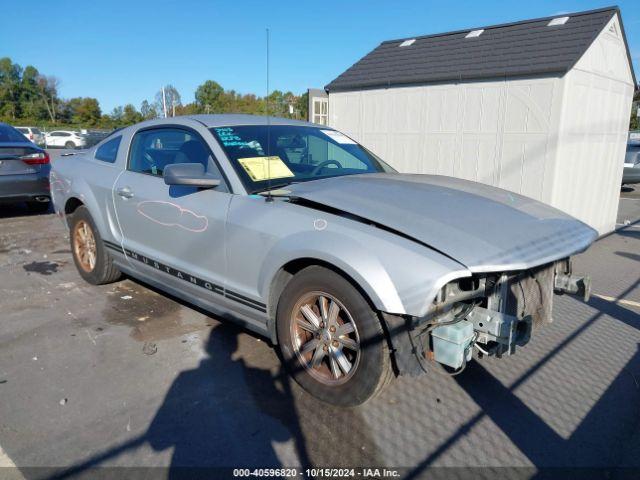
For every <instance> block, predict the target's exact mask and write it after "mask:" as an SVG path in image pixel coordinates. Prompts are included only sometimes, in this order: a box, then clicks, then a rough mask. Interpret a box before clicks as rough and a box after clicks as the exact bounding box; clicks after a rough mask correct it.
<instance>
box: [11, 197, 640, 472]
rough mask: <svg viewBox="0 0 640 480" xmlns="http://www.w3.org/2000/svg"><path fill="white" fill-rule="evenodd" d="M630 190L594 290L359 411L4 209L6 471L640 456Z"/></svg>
mask: <svg viewBox="0 0 640 480" xmlns="http://www.w3.org/2000/svg"><path fill="white" fill-rule="evenodd" d="M632 193H633V192H632ZM624 197H625V198H624V199H622V200H621V207H620V216H619V223H620V224H624V223H625V221H629V223H630V225H628V226H627V227H625V228H623V229H621V230H619V231H618V232H616V233H614V234H611V235H609V236H606V237H604V238H603V239H601V240H600V241H598V242H597V243H596V244H595V245H594V246H593V247H592V248H591V249H590V250H589V251H588V252H587V253H585V254H583V255H581V256H580V257H579V258H578V259H577V262H576V265H575V270H576V271H580V272H585V273H589V274H591V275H592V278H593V284H594V288H593V291H594V292H595V293H596V294H598V295H600V296H594V297H593V298H592V299H591V301H590V302H589V303H588V304H584V303H582V302H580V301H578V300H576V299H573V298H570V297H568V296H563V297H556V304H555V315H554V316H555V322H554V323H553V324H552V325H550V326H548V327H547V328H545V329H543V330H542V331H540V332H539V333H538V335H537V336H536V337H535V338H534V339H533V341H532V342H531V343H530V344H529V345H528V346H527V347H525V348H524V349H522V350H520V351H519V354H518V355H516V356H514V357H512V358H505V359H502V360H494V359H485V360H483V361H482V362H481V363H475V362H474V364H473V365H471V366H469V367H468V369H467V371H466V372H465V373H464V374H463V375H460V376H458V377H455V378H450V377H445V376H443V375H438V374H437V373H436V372H432V374H430V375H428V376H422V377H419V378H401V379H397V380H396V381H394V382H393V383H392V385H391V386H390V388H388V389H387V390H386V391H385V392H384V394H383V395H382V396H380V397H378V398H377V399H375V400H374V401H373V402H371V403H370V404H367V405H366V406H364V407H360V408H357V409H339V408H333V407H330V406H327V405H324V404H321V403H319V402H317V401H315V400H314V399H312V398H310V397H309V396H308V395H306V394H305V393H304V392H302V391H301V390H300V389H299V388H298V387H297V386H296V385H295V384H294V383H293V382H291V381H289V379H288V378H287V377H286V375H283V374H282V372H281V371H280V364H279V361H278V359H277V357H276V355H275V353H274V351H273V349H272V348H271V347H270V346H269V344H268V343H267V342H266V341H265V340H263V339H260V338H258V337H256V336H253V335H252V334H250V333H248V332H246V331H243V330H241V329H238V328H236V327H234V326H232V325H230V324H228V323H221V322H219V321H218V320H217V319H215V318H212V317H210V316H208V315H206V314H205V313H204V312H201V311H198V310H197V309H194V308H192V307H190V306H188V305H185V304H183V303H181V302H179V301H175V300H173V299H171V298H168V297H166V296H164V295H161V294H159V293H157V292H156V291H154V290H152V289H149V288H147V287H146V286H144V285H142V284H141V283H138V282H136V281H132V280H124V281H122V282H119V283H116V284H113V285H107V286H102V287H93V286H89V285H88V284H85V283H83V281H82V280H81V279H80V277H79V276H78V274H77V273H76V270H75V267H74V265H73V261H72V259H71V255H70V250H69V246H68V238H67V236H66V232H65V230H64V229H63V227H62V225H61V224H60V222H59V220H58V219H57V218H56V217H54V216H53V215H36V216H29V215H28V214H27V211H26V209H23V208H21V207H6V206H4V207H3V206H0V279H1V280H0V312H1V313H0V319H1V321H0V399H2V400H1V401H0V466H2V465H3V464H4V465H10V464H11V462H13V463H15V464H16V465H17V466H18V467H20V469H21V473H22V474H23V475H25V476H26V477H34V478H41V477H42V476H43V470H40V469H33V468H28V467H59V468H60V469H63V470H64V469H67V468H72V469H73V470H72V471H73V472H86V469H87V468H90V467H94V466H97V465H101V466H104V465H109V466H115V465H117V466H168V465H173V466H218V465H225V466H239V465H247V464H249V465H253V466H257V467H267V466H280V465H283V466H298V465H301V464H304V465H311V464H313V465H320V466H341V465H345V466H346V465H349V466H389V467H407V470H403V473H405V474H406V475H407V477H409V478H413V477H417V476H421V475H422V474H424V473H425V471H426V469H427V468H428V467H437V466H446V467H469V466H473V467H477V466H481V467H532V466H536V467H575V466H579V467H604V468H610V467H614V466H635V467H640V351H639V349H638V348H639V344H640V280H639V277H640V263H639V262H640V222H639V219H640V199H636V198H633V195H628V194H627V193H625V194H624ZM634 222H636V223H634ZM616 300H617V301H616ZM3 451H4V452H5V454H4V455H3V453H2V452H3ZM456 471H459V472H465V471H467V470H456ZM508 471H509V470H506V471H505V470H504V469H489V470H482V472H489V473H488V474H487V475H488V476H495V475H496V474H500V473H505V472H508ZM518 471H522V472H526V473H527V474H533V473H535V469H528V470H526V469H525V470H518ZM446 472H447V473H451V472H452V470H446ZM158 473H159V472H158ZM474 473H478V472H477V471H474ZM616 473H617V472H614V475H613V477H614V478H615V475H616Z"/></svg>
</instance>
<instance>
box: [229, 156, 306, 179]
mask: <svg viewBox="0 0 640 480" xmlns="http://www.w3.org/2000/svg"><path fill="white" fill-rule="evenodd" d="M238 162H240V165H242V168H244V169H245V171H246V172H247V173H248V174H249V176H250V177H251V180H253V181H254V182H259V181H261V180H273V179H275V178H286V177H293V176H294V174H293V172H292V171H291V170H289V167H287V165H286V164H285V163H284V162H283V161H282V159H281V158H280V157H278V156H273V157H251V158H239V159H238Z"/></svg>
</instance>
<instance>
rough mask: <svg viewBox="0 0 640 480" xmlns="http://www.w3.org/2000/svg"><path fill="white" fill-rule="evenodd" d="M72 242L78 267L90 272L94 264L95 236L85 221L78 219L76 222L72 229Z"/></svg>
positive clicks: (95, 254) (95, 251) (95, 256)
mask: <svg viewBox="0 0 640 480" xmlns="http://www.w3.org/2000/svg"><path fill="white" fill-rule="evenodd" d="M73 244H74V250H75V252H74V253H75V255H76V258H77V260H78V263H79V264H80V267H81V268H82V269H83V270H84V271H85V272H87V273H90V272H92V271H93V269H94V268H95V266H96V258H97V248H96V238H95V236H94V235H93V230H92V229H91V226H90V225H89V224H88V223H87V222H86V221H84V220H80V221H79V222H78V223H76V225H75V228H74V231H73Z"/></svg>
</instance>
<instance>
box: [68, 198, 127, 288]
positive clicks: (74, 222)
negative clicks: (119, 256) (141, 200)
mask: <svg viewBox="0 0 640 480" xmlns="http://www.w3.org/2000/svg"><path fill="white" fill-rule="evenodd" d="M70 224H71V225H70V226H71V230H70V235H69V241H70V243H71V254H72V255H73V262H74V263H75V264H76V268H77V269H78V273H80V276H81V277H82V278H84V279H85V280H86V281H87V282H89V283H91V284H93V285H102V284H105V283H111V282H115V281H117V280H119V279H120V277H121V276H122V273H121V272H120V270H118V268H117V267H116V266H115V265H114V264H113V259H112V258H111V255H110V254H109V252H108V250H107V249H106V248H105V246H104V243H103V242H102V238H101V237H100V232H99V231H98V229H97V228H96V225H95V223H94V221H93V218H91V214H90V213H89V210H87V208H86V207H84V206H80V207H78V208H77V209H76V211H75V212H73V214H72V216H71V222H70Z"/></svg>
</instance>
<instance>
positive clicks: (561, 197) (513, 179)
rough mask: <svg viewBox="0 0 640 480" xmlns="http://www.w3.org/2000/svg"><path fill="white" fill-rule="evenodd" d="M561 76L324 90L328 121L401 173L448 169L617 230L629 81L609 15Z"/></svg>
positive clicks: (605, 229) (630, 89) (444, 172)
mask: <svg viewBox="0 0 640 480" xmlns="http://www.w3.org/2000/svg"><path fill="white" fill-rule="evenodd" d="M612 25H614V27H613V28H614V29H615V30H616V32H617V35H616V34H614V33H611V32H610V30H609V28H610V26H611V25H609V26H607V27H606V28H605V29H604V30H603V32H602V33H601V34H600V35H599V36H598V38H597V39H596V40H595V41H594V43H593V45H592V46H591V47H590V48H589V49H588V50H587V52H585V55H584V56H583V58H581V59H580V60H579V62H578V63H577V65H576V67H575V68H574V69H572V70H571V71H570V72H569V73H567V74H566V75H564V76H563V77H559V76H547V77H536V78H504V79H496V80H492V81H482V82H462V83H452V84H437V85H433V84H432V85H425V86H413V87H396V88H389V89H372V90H363V91H356V92H337V93H330V94H329V124H330V125H331V126H333V127H335V128H337V129H338V130H342V131H344V132H345V133H347V134H348V135H350V136H352V137H353V138H354V139H356V140H358V141H359V142H361V143H362V144H364V145H365V146H366V147H367V148H369V149H371V150H372V151H373V152H375V153H376V154H378V155H379V156H380V157H382V158H383V159H385V160H386V161H387V162H389V163H390V164H391V165H392V166H394V167H395V168H397V169H398V170H399V171H401V172H408V173H431V174H439V175H451V176H454V177H460V178H465V179H468V180H473V181H478V182H482V183H486V184H489V185H494V186H498V187H501V188H505V189H507V190H511V191H514V192H517V193H521V194H523V195H526V196H528V197H532V198H534V199H537V200H541V201H543V202H546V203H549V204H551V205H553V206H555V207H558V208H560V209H562V210H564V211H566V212H568V213H570V214H572V215H574V216H576V217H578V218H580V219H581V220H583V221H585V222H586V223H588V224H590V225H591V226H593V227H594V228H596V229H597V230H598V231H599V232H600V233H601V234H602V233H606V232H608V231H611V230H612V229H613V228H614V227H615V218H616V212H617V197H618V195H619V191H620V178H621V175H622V157H623V156H624V149H625V143H626V132H627V127H628V119H629V113H630V108H631V97H632V95H633V82H632V77H631V71H630V66H629V63H628V60H627V56H626V49H625V46H624V42H623V41H622V37H621V36H620V28H619V25H618V21H617V17H614V18H613V19H612Z"/></svg>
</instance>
